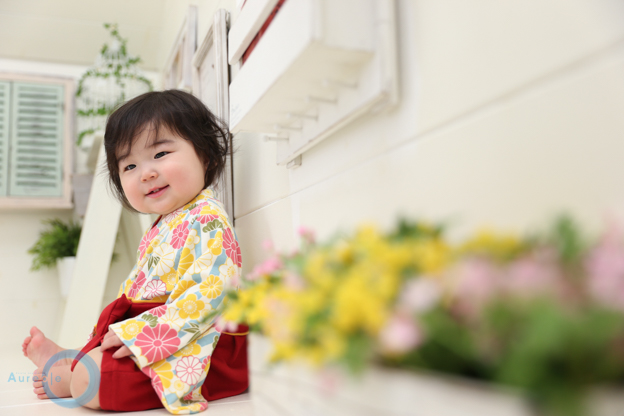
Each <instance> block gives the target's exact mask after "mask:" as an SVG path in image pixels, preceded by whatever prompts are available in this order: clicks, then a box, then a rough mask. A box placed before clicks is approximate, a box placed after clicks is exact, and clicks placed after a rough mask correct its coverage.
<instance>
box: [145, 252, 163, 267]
mask: <svg viewBox="0 0 624 416" xmlns="http://www.w3.org/2000/svg"><path fill="white" fill-rule="evenodd" d="M159 261H160V257H158V256H154V255H152V256H151V257H150V259H149V260H148V262H147V268H148V269H151V268H152V267H153V266H156V265H157V264H158V262H159Z"/></svg>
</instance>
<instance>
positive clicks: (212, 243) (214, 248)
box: [206, 231, 223, 256]
mask: <svg viewBox="0 0 624 416" xmlns="http://www.w3.org/2000/svg"><path fill="white" fill-rule="evenodd" d="M222 236H223V232H221V231H219V232H217V235H215V238H211V239H210V240H208V243H207V244H206V250H208V251H209V252H211V253H212V254H214V255H215V256H218V255H219V254H221V251H222V250H223V237H222Z"/></svg>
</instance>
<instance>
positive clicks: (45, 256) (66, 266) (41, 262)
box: [28, 219, 82, 298]
mask: <svg viewBox="0 0 624 416" xmlns="http://www.w3.org/2000/svg"><path fill="white" fill-rule="evenodd" d="M44 224H47V225H48V227H47V228H46V229H45V230H43V231H42V232H41V234H40V235H39V239H38V240H37V242H36V243H35V245H33V246H32V247H31V248H30V249H29V250H28V253H29V254H32V255H34V258H33V262H32V266H31V270H39V269H41V268H44V267H45V268H52V267H54V266H56V267H57V270H58V274H59V281H60V286H61V295H62V296H63V298H66V297H67V295H68V294H69V286H70V284H71V278H72V273H73V270H74V264H75V262H76V252H77V251H78V241H79V240H80V232H81V231H82V226H81V225H80V224H79V223H76V222H73V221H69V222H67V223H65V222H63V221H61V220H59V219H51V220H46V221H44Z"/></svg>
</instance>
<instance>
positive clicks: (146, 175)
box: [141, 169, 158, 182]
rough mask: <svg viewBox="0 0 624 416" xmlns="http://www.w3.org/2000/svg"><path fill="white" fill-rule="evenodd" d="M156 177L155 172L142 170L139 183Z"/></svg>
mask: <svg viewBox="0 0 624 416" xmlns="http://www.w3.org/2000/svg"><path fill="white" fill-rule="evenodd" d="M157 177H158V173H156V171H155V170H152V169H150V170H144V171H143V174H142V175H141V181H143V182H146V181H149V180H151V179H155V178H157Z"/></svg>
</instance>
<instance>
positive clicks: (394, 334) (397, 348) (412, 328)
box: [379, 313, 423, 354]
mask: <svg viewBox="0 0 624 416" xmlns="http://www.w3.org/2000/svg"><path fill="white" fill-rule="evenodd" d="M422 341H423V333H422V330H421V329H420V328H419V327H418V326H417V325H416V322H415V321H414V320H413V319H412V318H411V317H410V316H408V315H406V314H402V313H398V314H395V315H393V316H392V317H391V318H390V319H389V320H388V322H387V323H386V325H385V326H384V328H383V329H382V330H381V332H380V334H379V342H380V344H381V349H382V350H383V351H384V352H386V353H390V354H402V353H405V352H408V351H410V350H411V349H413V348H415V347H417V346H418V345H420V344H421V343H422Z"/></svg>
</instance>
